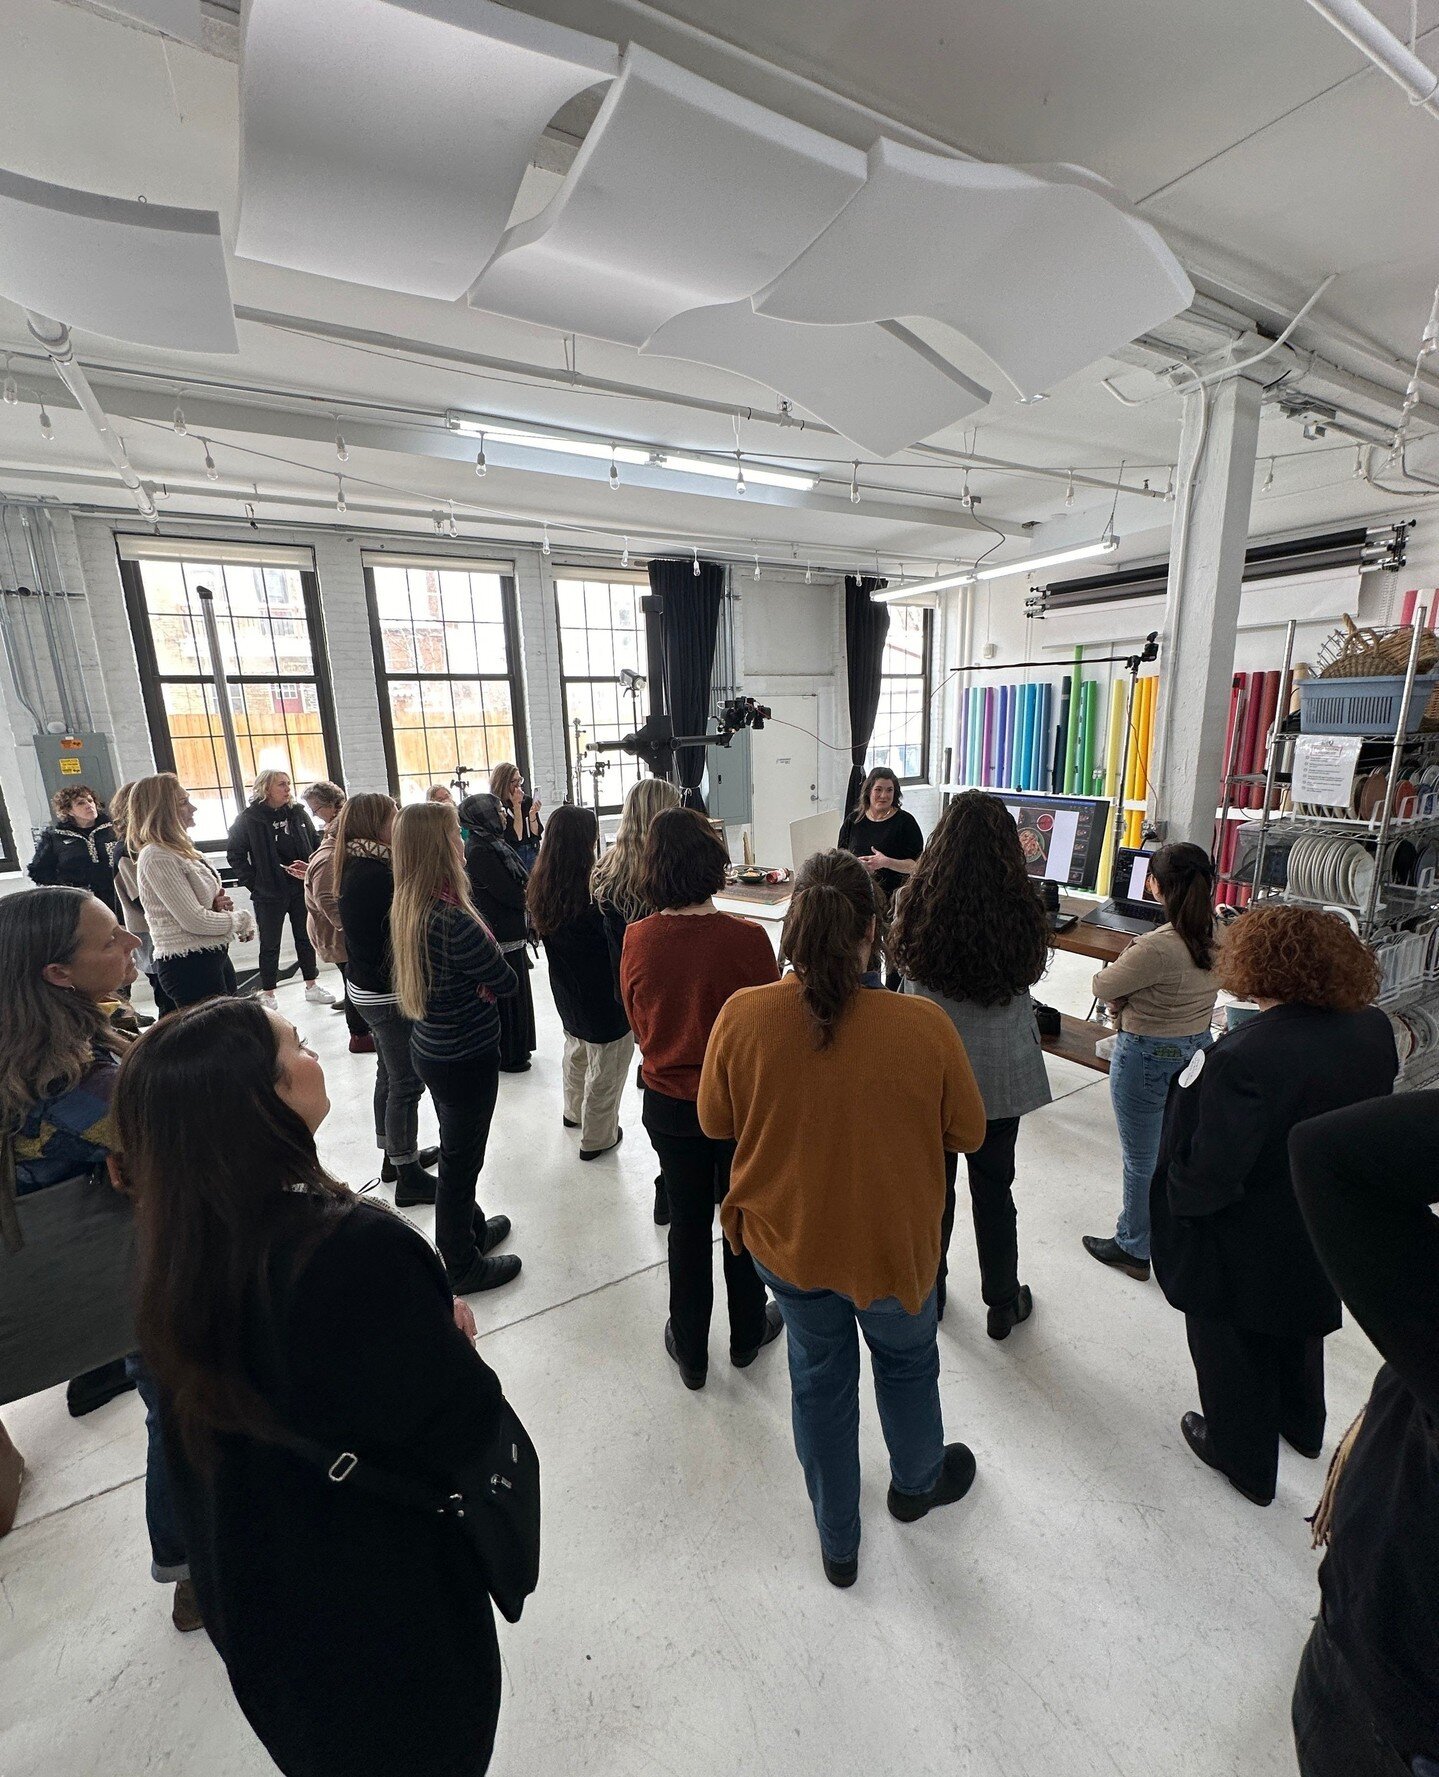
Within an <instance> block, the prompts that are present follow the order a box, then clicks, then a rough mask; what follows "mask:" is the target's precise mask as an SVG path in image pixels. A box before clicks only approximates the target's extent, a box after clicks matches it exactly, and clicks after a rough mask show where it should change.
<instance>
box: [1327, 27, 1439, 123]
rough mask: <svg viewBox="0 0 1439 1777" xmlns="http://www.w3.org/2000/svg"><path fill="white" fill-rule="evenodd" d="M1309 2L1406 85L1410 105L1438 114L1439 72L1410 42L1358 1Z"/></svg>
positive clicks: (1367, 54)
mask: <svg viewBox="0 0 1439 1777" xmlns="http://www.w3.org/2000/svg"><path fill="white" fill-rule="evenodd" d="M1309 4H1310V5H1311V6H1312V7H1313V8H1314V10H1315V11H1316V12H1317V13H1319V14H1320V15H1321V16H1322V17H1324V18H1327V19H1328V20H1329V22H1330V24H1331V25H1333V27H1334V29H1335V30H1336V31H1338V32H1340V33H1341V34H1342V35H1343V36H1345V37H1347V38H1348V39H1349V41H1350V42H1351V43H1352V44H1353V45H1354V47H1355V48H1356V49H1359V50H1362V51H1363V52H1364V54H1365V55H1366V56H1368V58H1369V60H1370V61H1371V62H1373V64H1374V66H1375V67H1376V68H1378V69H1380V70H1381V71H1382V72H1383V73H1385V74H1387V75H1388V76H1389V78H1390V79H1391V80H1392V81H1393V82H1394V83H1395V84H1396V85H1397V86H1401V87H1403V89H1404V91H1405V92H1406V93H1408V95H1409V103H1410V104H1411V105H1417V106H1419V107H1420V108H1421V109H1422V110H1425V111H1427V112H1428V113H1429V115H1430V116H1431V117H1439V105H1436V103H1435V98H1436V95H1439V74H1436V73H1435V72H1434V70H1433V69H1432V68H1431V67H1430V66H1429V64H1428V63H1427V62H1422V61H1420V59H1419V57H1418V56H1416V55H1415V53H1414V51H1413V50H1412V49H1410V48H1409V46H1408V44H1406V43H1402V42H1400V40H1399V38H1397V37H1396V36H1395V35H1394V33H1393V32H1392V31H1391V30H1390V29H1389V27H1388V26H1387V25H1385V24H1381V23H1380V21H1379V20H1378V19H1377V18H1375V16H1374V14H1373V13H1372V12H1370V10H1369V8H1368V7H1367V6H1361V5H1360V4H1359V0H1309Z"/></svg>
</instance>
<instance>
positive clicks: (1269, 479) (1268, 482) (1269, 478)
mask: <svg viewBox="0 0 1439 1777" xmlns="http://www.w3.org/2000/svg"><path fill="white" fill-rule="evenodd" d="M1273 486H1274V458H1273V457H1270V459H1269V473H1268V474H1267V475H1266V476H1265V477H1264V485H1263V487H1261V488H1260V490H1259V491H1260V493H1261V494H1267V493H1268V492H1269V490H1270V488H1272V487H1273Z"/></svg>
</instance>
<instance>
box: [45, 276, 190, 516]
mask: <svg viewBox="0 0 1439 1777" xmlns="http://www.w3.org/2000/svg"><path fill="white" fill-rule="evenodd" d="M25 319H26V321H27V322H28V323H29V327H30V332H31V335H32V337H33V338H35V339H37V340H38V341H39V342H40V344H41V345H42V346H44V348H45V351H46V353H47V354H48V355H49V359H50V362H51V363H52V364H53V365H54V367H55V374H56V375H57V376H58V377H59V378H60V381H61V382H62V383H64V385H65V387H66V388H67V389H68V390H69V391H70V393H71V394H72V395H73V396H74V398H75V402H76V405H77V406H78V407H79V409H80V411H81V413H83V414H84V416H85V418H86V419H87V420H89V422H90V424H91V425H92V426H93V427H94V428H95V431H96V432H97V434H98V435H99V439H100V442H101V444H102V445H103V446H104V447H105V454H106V456H108V457H109V459H110V461H111V462H112V463H113V464H114V465H115V468H116V470H117V472H118V473H119V476H120V479H121V481H123V482H124V484H125V486H126V487H127V488H128V489H129V490H130V493H131V495H132V496H133V498H134V501H135V504H136V506H138V507H139V509H140V516H141V517H142V518H158V517H159V516H160V514H159V511H158V509H157V508H156V505H155V502H154V501H153V500H152V499H151V498H150V491H149V489H148V488H147V487H146V486H145V485H144V483H143V482H142V481H141V480H140V477H139V476H138V475H137V474H136V473H135V471H134V468H133V467H132V466H131V463H130V459H129V457H128V456H126V454H125V446H124V445H123V444H121V442H120V440H119V439H118V438H117V437H116V436H115V433H114V432H113V430H112V429H111V426H110V422H109V420H108V419H107V418H106V416H105V410H104V409H103V408H102V407H101V405H100V403H99V402H98V401H97V400H96V399H95V391H94V390H93V389H92V388H91V387H90V380H89V378H88V377H87V376H86V375H85V372H84V371H83V370H82V369H81V367H80V365H79V363H78V362H77V360H76V357H75V348H74V346H73V345H72V344H71V341H70V329H69V328H68V327H67V326H66V325H65V324H64V322H63V321H52V320H51V319H50V317H49V316H48V315H37V314H36V313H35V312H34V311H33V310H31V309H27V310H26V311H25Z"/></svg>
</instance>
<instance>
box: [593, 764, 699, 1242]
mask: <svg viewBox="0 0 1439 1777" xmlns="http://www.w3.org/2000/svg"><path fill="white" fill-rule="evenodd" d="M679 805H680V793H679V791H678V790H677V789H676V788H675V787H674V785H673V784H672V783H671V782H670V781H669V779H668V778H664V777H642V778H641V779H640V781H639V782H638V783H637V784H635V785H634V786H633V787H632V788H631V790H630V793H629V795H628V796H626V797H625V805H624V808H623V809H622V810H621V812H620V825H619V831H618V832H617V833H616V834H615V842H614V844H613V845H612V846H611V847H610V849H609V850H608V851H607V852H606V853H605V854H604V856H603V857H602V858H601V859H600V861H599V862H598V863H597V864H596V865H595V867H594V870H593V871H592V872H591V874H590V893H591V894H592V895H593V896H594V898H595V905H596V906H597V907H598V908H599V910H600V918H601V919H602V920H603V921H604V928H605V940H606V942H607V943H608V945H609V949H610V970H611V973H612V974H613V976H614V985H615V1001H616V1003H618V1002H619V999H620V957H621V956H622V955H623V954H624V948H625V928H626V927H627V926H632V925H633V924H634V923H635V921H636V920H637V919H644V918H645V917H646V915H647V914H650V913H653V912H654V908H653V907H651V906H650V905H649V903H648V902H647V901H646V900H645V898H644V895H643V893H642V892H641V888H640V874H641V869H642V866H643V864H644V855H645V840H646V839H647V838H648V837H649V831H650V823H651V822H652V821H653V820H654V818H655V816H656V815H657V814H662V813H663V812H664V810H665V809H667V808H678V807H679ZM654 1219H655V1226H656V1227H657V1228H667V1227H668V1226H669V1219H670V1200H669V1193H668V1192H667V1191H666V1190H665V1179H664V1174H663V1173H662V1172H661V1173H656V1175H655V1207H654Z"/></svg>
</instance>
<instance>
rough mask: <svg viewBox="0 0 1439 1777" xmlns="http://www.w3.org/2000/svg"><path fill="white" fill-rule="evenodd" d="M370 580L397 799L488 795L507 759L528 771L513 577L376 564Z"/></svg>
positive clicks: (406, 563) (454, 564) (443, 564)
mask: <svg viewBox="0 0 1439 1777" xmlns="http://www.w3.org/2000/svg"><path fill="white" fill-rule="evenodd" d="M365 580H366V584H367V586H368V588H369V597H370V623H371V631H372V634H373V637H374V644H375V670H376V672H377V674H378V675H379V681H380V709H381V713H382V715H383V717H384V723H385V747H386V752H387V755H388V758H389V765H390V787H391V789H392V790H393V791H394V793H395V794H396V796H398V797H399V799H400V801H401V802H419V801H422V800H423V799H424V795H425V791H426V790H427V789H428V788H429V787H430V785H431V784H451V785H457V787H458V788H460V789H464V790H466V791H475V790H483V789H487V788H488V779H489V775H490V770H491V767H493V766H495V765H498V764H499V763H500V761H501V760H502V759H512V760H514V762H515V763H516V764H517V765H518V766H519V767H520V769H521V771H524V770H525V769H526V763H527V762H526V760H525V759H524V757H523V756H522V754H523V748H522V745H521V729H522V726H523V725H522V723H521V721H520V709H521V704H520V690H519V683H518V680H517V679H516V677H515V668H514V662H515V660H516V659H517V658H518V654H519V649H518V645H517V636H516V631H515V621H514V582H513V579H512V577H510V576H509V575H506V574H502V573H501V572H500V571H499V569H498V568H495V567H492V566H490V565H489V564H487V563H467V562H463V561H449V560H436V561H423V560H418V559H400V560H386V559H384V558H382V557H370V558H368V559H367V561H366V563H365ZM457 780H458V782H457Z"/></svg>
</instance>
